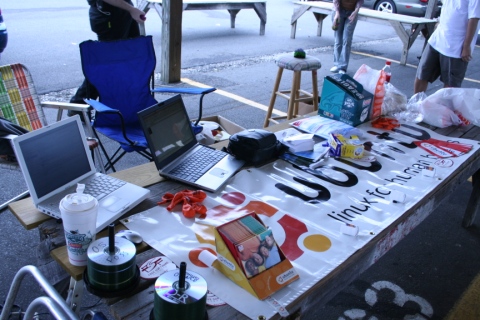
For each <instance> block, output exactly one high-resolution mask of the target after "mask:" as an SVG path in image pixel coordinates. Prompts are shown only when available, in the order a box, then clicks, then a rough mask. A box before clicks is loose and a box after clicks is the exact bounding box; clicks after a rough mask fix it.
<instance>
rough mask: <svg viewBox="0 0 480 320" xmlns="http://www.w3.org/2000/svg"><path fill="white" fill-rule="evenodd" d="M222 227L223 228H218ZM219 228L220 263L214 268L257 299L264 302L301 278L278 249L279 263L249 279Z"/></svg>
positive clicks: (216, 236)
mask: <svg viewBox="0 0 480 320" xmlns="http://www.w3.org/2000/svg"><path fill="white" fill-rule="evenodd" d="M250 214H251V213H250ZM253 215H254V217H255V218H256V219H257V220H258V221H260V223H261V224H262V225H263V222H262V220H261V219H260V218H259V217H258V216H257V215H256V214H255V213H253ZM220 227H221V226H219V227H217V228H220ZM217 228H215V230H214V232H215V245H216V247H217V258H218V263H216V264H215V265H214V266H215V267H216V268H217V269H218V270H220V271H221V272H222V273H223V274H224V275H226V276H227V277H228V278H229V279H230V280H232V281H233V282H235V283H236V284H237V285H239V286H240V287H242V288H243V289H245V290H247V291H248V292H249V293H250V294H252V295H253V296H255V297H256V298H258V299H261V300H263V299H265V298H267V297H268V296H270V295H271V294H273V293H274V292H276V291H278V290H280V289H281V288H283V287H285V286H287V285H289V284H290V283H291V282H293V281H295V280H297V279H299V278H300V277H299V275H298V273H297V271H296V270H295V268H294V267H293V266H292V263H291V262H290V261H289V260H288V259H287V258H286V257H285V254H284V253H283V252H282V251H281V249H280V247H278V252H279V254H280V257H281V261H280V262H279V263H277V264H276V265H274V266H272V267H270V268H268V269H266V270H264V271H262V272H260V273H259V274H257V275H255V276H253V277H250V278H248V277H247V276H246V275H245V273H244V272H243V267H242V266H240V265H239V264H238V263H237V259H235V257H234V256H233V254H232V253H231V252H230V250H229V248H228V246H227V245H226V244H225V242H224V240H223V238H222V236H221V235H220V233H219V232H218V230H217Z"/></svg>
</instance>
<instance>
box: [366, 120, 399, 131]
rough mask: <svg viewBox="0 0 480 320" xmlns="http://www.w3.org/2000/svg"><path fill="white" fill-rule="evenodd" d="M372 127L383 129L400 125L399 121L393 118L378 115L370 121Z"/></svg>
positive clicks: (390, 128)
mask: <svg viewBox="0 0 480 320" xmlns="http://www.w3.org/2000/svg"><path fill="white" fill-rule="evenodd" d="M372 127H374V128H379V129H383V130H392V129H395V128H398V127H400V123H399V122H398V120H397V119H395V118H388V117H379V118H377V119H375V120H373V121H372Z"/></svg>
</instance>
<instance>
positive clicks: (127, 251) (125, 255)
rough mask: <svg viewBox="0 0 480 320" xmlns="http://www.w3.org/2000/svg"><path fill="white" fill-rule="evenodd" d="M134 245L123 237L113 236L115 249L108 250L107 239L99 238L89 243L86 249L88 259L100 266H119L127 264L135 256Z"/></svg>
mask: <svg viewBox="0 0 480 320" xmlns="http://www.w3.org/2000/svg"><path fill="white" fill-rule="evenodd" d="M135 253H136V248H135V245H134V244H133V243H132V242H131V241H129V240H127V239H124V238H120V237H115V250H114V252H113V253H110V252H109V239H108V238H100V239H98V240H95V241H94V242H92V243H91V244H90V246H89V247H88V250H87V257H88V259H89V260H90V261H91V262H92V263H95V264H97V265H101V266H121V265H123V264H125V263H127V264H129V262H131V261H132V259H133V258H135Z"/></svg>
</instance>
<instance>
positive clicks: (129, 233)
mask: <svg viewBox="0 0 480 320" xmlns="http://www.w3.org/2000/svg"><path fill="white" fill-rule="evenodd" d="M115 236H116V237H122V238H125V239H127V240H130V241H131V242H132V243H133V244H140V243H142V241H143V238H142V236H141V235H140V234H139V233H138V232H136V231H133V230H120V231H118V232H117V233H116V234H115Z"/></svg>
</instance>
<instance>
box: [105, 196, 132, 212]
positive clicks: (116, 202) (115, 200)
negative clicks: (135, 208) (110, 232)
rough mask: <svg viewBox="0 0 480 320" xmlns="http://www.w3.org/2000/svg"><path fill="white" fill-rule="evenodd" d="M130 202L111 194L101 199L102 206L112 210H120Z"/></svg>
mask: <svg viewBox="0 0 480 320" xmlns="http://www.w3.org/2000/svg"><path fill="white" fill-rule="evenodd" d="M128 204H129V202H128V201H127V200H125V199H120V198H119V197H116V196H109V197H107V198H105V199H103V200H102V201H101V204H100V205H101V206H102V207H104V208H105V209H107V210H108V211H111V212H118V211H120V210H122V209H123V208H125V207H126V206H127V205H128Z"/></svg>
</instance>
